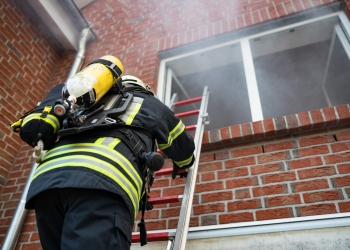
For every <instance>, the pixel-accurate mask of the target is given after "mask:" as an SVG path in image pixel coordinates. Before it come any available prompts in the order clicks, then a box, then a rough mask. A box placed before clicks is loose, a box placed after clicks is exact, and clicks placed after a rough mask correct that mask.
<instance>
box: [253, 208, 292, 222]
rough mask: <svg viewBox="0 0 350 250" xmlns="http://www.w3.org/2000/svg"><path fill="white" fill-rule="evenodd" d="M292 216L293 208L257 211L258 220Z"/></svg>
mask: <svg viewBox="0 0 350 250" xmlns="http://www.w3.org/2000/svg"><path fill="white" fill-rule="evenodd" d="M291 217H293V212H292V209H291V208H275V209H268V210H258V211H256V219H257V220H272V219H283V218H291Z"/></svg>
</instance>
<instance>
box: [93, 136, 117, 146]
mask: <svg viewBox="0 0 350 250" xmlns="http://www.w3.org/2000/svg"><path fill="white" fill-rule="evenodd" d="M119 142H120V139H119V138H114V137H101V138H99V139H97V140H96V141H95V144H99V145H105V146H107V147H109V148H115V147H116V146H117V145H118V144H119Z"/></svg>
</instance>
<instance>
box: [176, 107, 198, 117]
mask: <svg viewBox="0 0 350 250" xmlns="http://www.w3.org/2000/svg"><path fill="white" fill-rule="evenodd" d="M198 114H199V110H198V109H196V110H191V111H187V112H182V113H178V114H175V116H176V117H179V118H181V117H186V116H191V115H198Z"/></svg>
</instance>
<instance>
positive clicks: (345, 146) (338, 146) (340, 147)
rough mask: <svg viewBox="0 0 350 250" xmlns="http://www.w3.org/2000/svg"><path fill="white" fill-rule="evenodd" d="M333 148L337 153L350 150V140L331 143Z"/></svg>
mask: <svg viewBox="0 0 350 250" xmlns="http://www.w3.org/2000/svg"><path fill="white" fill-rule="evenodd" d="M331 149H332V151H333V152H335V153H336V152H341V151H347V150H350V142H338V143H334V144H331Z"/></svg>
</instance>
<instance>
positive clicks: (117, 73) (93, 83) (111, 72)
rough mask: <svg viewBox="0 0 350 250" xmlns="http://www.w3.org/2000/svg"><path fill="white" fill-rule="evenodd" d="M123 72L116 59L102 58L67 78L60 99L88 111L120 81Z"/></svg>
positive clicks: (121, 65) (110, 57) (120, 64)
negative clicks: (64, 99)
mask: <svg viewBox="0 0 350 250" xmlns="http://www.w3.org/2000/svg"><path fill="white" fill-rule="evenodd" d="M107 64H108V65H107ZM123 72H124V67H123V64H122V63H121V61H120V60H119V59H118V58H116V57H114V56H111V55H106V56H103V57H101V58H100V59H98V60H95V61H93V62H92V63H90V64H89V65H88V66H86V67H85V68H84V69H83V70H81V71H80V72H78V73H77V74H75V75H74V76H73V77H71V78H69V79H68V80H67V82H66V84H65V86H64V87H63V89H62V97H63V98H66V99H68V100H70V101H72V102H73V103H74V107H75V108H77V109H88V108H90V107H92V106H93V105H94V104H96V103H97V102H98V101H99V100H100V99H101V98H102V97H103V96H104V95H105V94H106V93H107V92H108V90H109V89H110V88H111V87H112V86H113V85H114V84H115V83H116V82H118V81H120V79H121V76H122V74H123Z"/></svg>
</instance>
